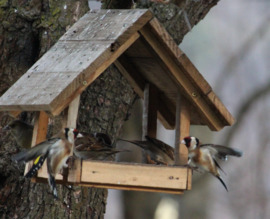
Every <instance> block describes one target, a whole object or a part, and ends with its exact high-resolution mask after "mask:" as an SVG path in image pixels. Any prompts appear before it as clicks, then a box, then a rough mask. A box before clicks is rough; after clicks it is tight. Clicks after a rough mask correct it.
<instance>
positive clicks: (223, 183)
mask: <svg viewBox="0 0 270 219" xmlns="http://www.w3.org/2000/svg"><path fill="white" fill-rule="evenodd" d="M216 177H217V178H218V179H219V181H220V182H221V183H222V185H223V186H224V188H225V189H226V191H227V192H228V188H227V186H226V184H225V182H224V181H223V179H221V177H220V176H216Z"/></svg>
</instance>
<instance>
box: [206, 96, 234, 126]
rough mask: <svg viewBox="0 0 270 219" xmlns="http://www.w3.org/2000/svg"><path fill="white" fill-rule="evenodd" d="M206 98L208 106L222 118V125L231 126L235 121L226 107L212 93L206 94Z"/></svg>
mask: <svg viewBox="0 0 270 219" xmlns="http://www.w3.org/2000/svg"><path fill="white" fill-rule="evenodd" d="M207 98H208V100H209V104H213V105H214V107H215V109H216V110H218V111H219V113H220V114H221V115H222V116H223V118H224V124H225V125H229V126H231V125H233V124H234V122H235V119H234V118H233V116H232V115H231V113H230V112H229V111H228V110H227V109H226V107H225V106H224V105H223V103H222V102H221V100H220V99H219V98H218V96H217V95H216V94H215V93H214V92H213V91H211V92H209V93H208V94H207Z"/></svg>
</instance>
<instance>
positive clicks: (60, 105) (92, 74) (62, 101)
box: [51, 32, 140, 115]
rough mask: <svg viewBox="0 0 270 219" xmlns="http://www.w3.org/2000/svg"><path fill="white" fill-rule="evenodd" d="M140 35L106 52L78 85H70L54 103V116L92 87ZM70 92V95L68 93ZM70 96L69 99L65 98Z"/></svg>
mask: <svg viewBox="0 0 270 219" xmlns="http://www.w3.org/2000/svg"><path fill="white" fill-rule="evenodd" d="M139 37H140V35H139V34H138V33H137V32H135V33H134V34H133V35H132V36H130V38H129V39H127V40H126V41H125V42H124V43H123V44H122V45H121V46H119V47H118V48H117V50H116V51H113V52H111V50H110V49H107V50H106V51H104V53H103V54H102V55H100V56H99V57H98V58H97V59H96V60H95V62H93V63H91V65H90V66H89V67H88V68H87V69H85V70H84V71H83V72H81V74H80V75H79V77H78V78H77V83H78V84H76V83H73V84H70V85H69V86H67V87H66V89H65V93H64V92H62V93H60V94H59V95H58V97H57V98H55V99H54V100H53V101H52V102H51V105H52V110H51V111H52V114H53V115H58V114H59V113H60V112H62V110H63V109H65V108H66V107H67V106H68V104H69V103H70V102H71V101H72V100H73V99H74V98H76V97H77V96H78V95H79V94H81V93H82V92H83V91H84V90H85V89H86V88H87V86H88V85H90V84H91V83H92V82H93V81H94V80H95V79H96V78H97V77H98V76H99V75H100V74H101V73H102V72H104V71H105V70H106V69H107V68H108V67H109V66H110V65H111V64H112V63H113V62H114V61H115V60H116V59H117V58H118V57H119V56H120V55H121V54H122V53H123V52H124V51H125V50H126V49H127V48H128V47H129V46H130V45H131V44H132V43H134V42H135V41H136V40H137V39H138V38H139ZM67 92H68V93H67ZM67 94H68V95H69V97H65V96H67Z"/></svg>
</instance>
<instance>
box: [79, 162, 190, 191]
mask: <svg viewBox="0 0 270 219" xmlns="http://www.w3.org/2000/svg"><path fill="white" fill-rule="evenodd" d="M81 183H83V184H90V185H91V184H103V185H111V186H123V187H126V186H127V187H137V188H140V187H141V188H152V189H153V188H154V189H165V190H168V189H174V190H185V189H186V186H187V168H184V167H166V166H154V165H135V164H126V163H125V164H120V163H109V162H106V163H105V162H93V161H83V164H82V178H81Z"/></svg>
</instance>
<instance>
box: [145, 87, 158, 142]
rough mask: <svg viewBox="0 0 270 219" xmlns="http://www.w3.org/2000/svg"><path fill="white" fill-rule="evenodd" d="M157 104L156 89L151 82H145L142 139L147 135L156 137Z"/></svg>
mask: <svg viewBox="0 0 270 219" xmlns="http://www.w3.org/2000/svg"><path fill="white" fill-rule="evenodd" d="M157 106H158V90H157V88H156V87H155V86H154V85H153V84H146V85H145V88H144V98H143V118H142V120H143V122H142V123H143V128H142V139H145V136H146V135H148V136H150V137H152V138H156V135H157Z"/></svg>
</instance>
